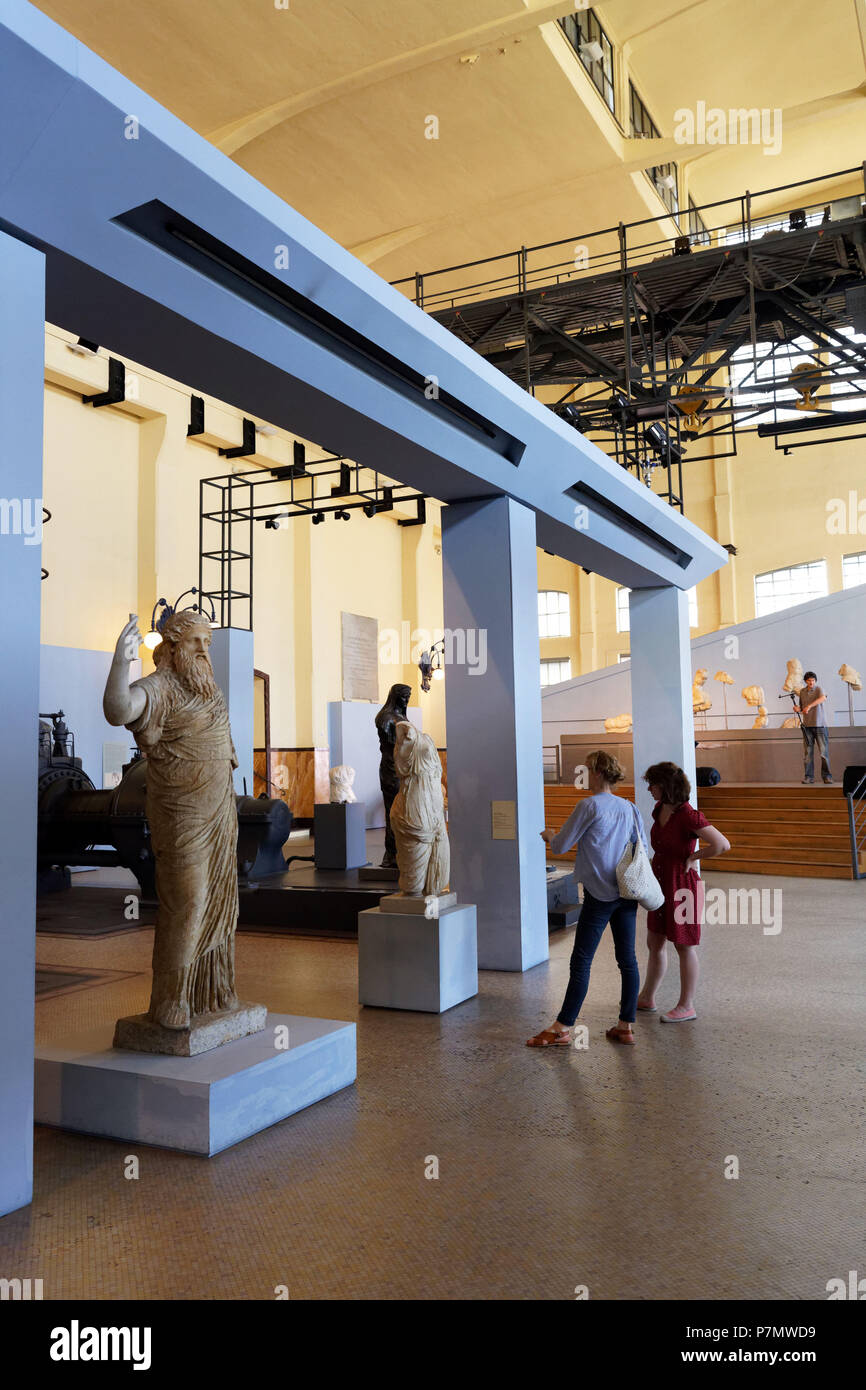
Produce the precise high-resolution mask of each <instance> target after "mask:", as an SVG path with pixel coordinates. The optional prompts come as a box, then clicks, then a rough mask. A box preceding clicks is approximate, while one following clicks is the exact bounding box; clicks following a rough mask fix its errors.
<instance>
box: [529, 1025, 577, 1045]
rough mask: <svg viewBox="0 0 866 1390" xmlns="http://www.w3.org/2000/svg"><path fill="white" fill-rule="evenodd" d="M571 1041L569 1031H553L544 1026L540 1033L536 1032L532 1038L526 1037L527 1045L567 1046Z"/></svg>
mask: <svg viewBox="0 0 866 1390" xmlns="http://www.w3.org/2000/svg"><path fill="white" fill-rule="evenodd" d="M570 1042H571V1032H570V1031H569V1032H568V1033H555V1032H554V1031H553V1029H552V1028H544V1029H543V1030H542V1031H541V1032H540V1033H536V1035H535V1037H534V1038H528V1039H527V1042H526V1046H527V1047H568V1045H569V1043H570Z"/></svg>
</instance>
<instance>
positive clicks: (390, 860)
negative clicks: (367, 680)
mask: <svg viewBox="0 0 866 1390" xmlns="http://www.w3.org/2000/svg"><path fill="white" fill-rule="evenodd" d="M411 695H412V687H411V685H392V686H391V689H390V690H389V691H388V698H387V700H386V701H385V703H384V705H383V706H382V708H381V709H380V710H379V713H378V714H377V715H376V729H377V731H378V734H379V748H380V750H381V754H382V756H381V760H380V762H379V786H380V787H381V788H382V799H383V801H384V802H385V853H384V856H383V858H382V864H381V867H382V868H383V869H396V867H397V843H396V841H395V839H394V831H393V830H392V829H391V805H392V803H393V801H394V797H395V796H396V795H397V793H398V791H399V790H400V778H399V776H398V775H397V770H396V768H395V767H394V744H395V741H396V737H397V725H398V724H399V723H401V722H404V721H405V720H406V718H407V708H408V705H409V700H410V697H411Z"/></svg>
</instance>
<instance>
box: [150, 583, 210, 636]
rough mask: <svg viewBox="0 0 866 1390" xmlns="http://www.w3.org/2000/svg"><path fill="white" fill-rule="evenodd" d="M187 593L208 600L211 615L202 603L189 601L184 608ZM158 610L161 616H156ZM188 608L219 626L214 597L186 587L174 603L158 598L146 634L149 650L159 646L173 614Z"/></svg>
mask: <svg viewBox="0 0 866 1390" xmlns="http://www.w3.org/2000/svg"><path fill="white" fill-rule="evenodd" d="M187 594H198V596H199V598H200V599H205V600H206V602H207V603H208V604H209V605H210V617H208V616H207V614H206V613H205V610H204V608H203V607H202V606H201V604H198V603H188V604H186V605H185V607H184V608H182V607H181V603H182V600H183V599H185V598H186V596H187ZM158 610H162V611H161V612H160V613H159V617H157V616H156V615H157V611H158ZM187 610H189V611H191V612H193V613H202V614H203V615H204V618H205V621H206V622H208V623H209V624H210V626H211V627H219V623H218V622H217V616H216V609H215V608H214V605H213V599H212V598H211V597H210V596H209V595H208V594H201V593H199V591H198V589H196V588H195V587H193V588H192V589H184V591H183V593H182V594H181V596H180V598H177V599H175V601H174V603H173V604H172V603H168V602H167V601H166V600H165V599H164V598H158V599H157V601H156V603H155V604H154V605H153V612H152V613H151V615H150V632H147V633H145V635H144V645H145V646H146V647H147V649H148V651H151V652H152V651H153V649H154V647H158V646H159V644H160V642H161V641H162V630H163V628H164V627H165V625H166V623H167V622H168V620H169V618H170V617H171V616H172V614H173V613H180V612H184V611H187Z"/></svg>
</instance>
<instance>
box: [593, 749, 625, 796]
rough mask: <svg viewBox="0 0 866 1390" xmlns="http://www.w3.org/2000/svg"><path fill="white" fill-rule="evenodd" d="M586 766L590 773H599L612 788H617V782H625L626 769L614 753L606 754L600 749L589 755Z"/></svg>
mask: <svg viewBox="0 0 866 1390" xmlns="http://www.w3.org/2000/svg"><path fill="white" fill-rule="evenodd" d="M586 765H587V767H588V768H589V770H590V772H597V773H598V775H599V777H603V778H604V780H605V782H607V783H608V784H609V785H610V786H611V787H615V786H616V784H617V782H623V781H624V780H625V769H624V768H623V765H622V763H621V762H620V761H619V759H618V758H615V757H614V756H613V754H612V753H605V752H604V750H603V749H601V748H599V749H598V750H597V751H596V752H595V753H588V754H587V756H586Z"/></svg>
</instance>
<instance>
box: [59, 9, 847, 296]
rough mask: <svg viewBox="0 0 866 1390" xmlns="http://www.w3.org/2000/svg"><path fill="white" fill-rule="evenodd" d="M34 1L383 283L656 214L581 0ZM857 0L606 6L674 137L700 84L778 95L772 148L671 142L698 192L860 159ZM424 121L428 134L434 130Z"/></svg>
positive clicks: (622, 86)
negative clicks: (577, 10)
mask: <svg viewBox="0 0 866 1390" xmlns="http://www.w3.org/2000/svg"><path fill="white" fill-rule="evenodd" d="M40 8H41V9H42V10H44V12H45V13H46V14H48V15H50V16H51V17H52V18H53V19H56V20H57V21H58V22H59V23H60V24H62V25H63V26H64V27H65V28H67V29H69V30H70V31H71V32H73V33H74V34H76V35H77V36H78V37H79V38H80V39H82V40H83V42H85V43H86V44H87V45H88V46H89V47H91V48H93V49H95V51H96V52H97V53H99V54H100V55H101V56H102V57H104V58H105V59H106V60H107V61H108V62H110V63H112V64H113V65H114V66H115V67H117V68H119V69H120V71H121V72H123V73H125V74H126V75H127V76H128V77H130V78H131V79H132V80H133V81H134V82H136V83H138V84H139V85H140V86H142V87H144V88H145V89H146V90H147V91H148V92H149V93H150V94H151V95H152V96H154V97H155V98H156V99H157V100H159V101H160V102H162V103H163V104H164V105H166V106H167V107H169V108H170V109H171V110H172V111H174V112H175V113H176V114H177V115H178V116H180V117H181V118H182V119H183V120H185V121H186V122H188V123H189V124H190V125H191V126H193V127H194V128H195V129H196V130H198V131H199V132H200V133H201V134H203V135H205V136H207V137H208V138H210V139H211V140H213V141H214V143H216V144H218V145H219V147H220V148H222V149H223V150H224V151H225V152H226V153H227V154H230V155H231V157H232V158H234V159H236V160H237V161H238V162H239V163H240V164H242V165H243V167H244V168H246V169H248V170H249V171H250V172H251V173H253V174H254V175H255V176H256V177H257V178H259V179H261V180H262V182H263V183H265V184H267V185H268V186H270V187H271V188H273V189H274V190H275V191H276V192H277V193H279V194H280V195H281V196H282V197H284V198H285V199H286V200H287V201H288V202H289V203H291V204H292V205H293V206H294V207H296V208H298V210H299V211H301V212H302V213H304V215H305V216H307V217H309V218H311V220H312V221H314V222H315V223H317V224H318V225H319V226H320V227H322V228H323V229H324V230H325V231H326V232H328V233H329V234H330V235H332V236H334V237H335V238H336V239H337V240H338V241H340V242H341V243H342V244H343V245H345V246H348V247H350V248H352V249H354V250H355V251H356V253H357V254H360V255H362V256H363V258H364V259H365V260H367V261H368V262H369V263H370V264H372V265H374V267H375V269H376V270H377V271H379V273H380V274H382V275H384V276H385V277H386V278H388V279H394V278H397V277H399V276H403V275H407V274H410V273H412V272H413V271H415V270H416V269H420V270H430V269H432V268H435V267H436V266H440V265H447V264H449V263H454V262H457V261H463V260H470V259H475V258H477V257H482V256H486V255H491V254H495V253H496V252H499V251H505V250H510V249H512V248H514V247H516V246H519V245H521V244H527V245H531V244H533V243H539V242H547V241H551V240H556V239H559V238H564V237H571V236H574V237H577V236H578V235H580V234H581V233H585V232H588V231H591V230H593V229H594V228H600V227H605V226H610V225H612V224H615V223H617V222H618V221H620V220H623V221H629V220H633V219H637V218H641V217H648V216H654V215H658V214H659V213H660V212H661V211H662V207H661V204H660V202H659V200H658V198H657V195H656V194H655V192H654V190H653V189H652V188H651V186H650V184H649V182H648V180H647V179H646V178H645V177H644V176H643V174H642V173H641V172H640V171H641V169H642V168H643V166H644V163H646V164H648V163H650V162H653V163H655V162H661V157H660V153H657V151H656V148H655V147H654V146H653V145H647V143H646V142H642V144H641V147H640V148H639V149H635V144H636V142H634V141H629V140H627V139H626V138H625V136H624V132H623V131H622V130H621V129H620V128H619V127H618V126H617V124H616V123H615V122H614V121H613V119H612V118H611V117H610V115H609V113H608V112H607V110H606V108H605V106H604V103H603V102H602V100H601V98H600V97H599V95H598V93H597V92H596V91H595V88H594V87H593V86H592V84H591V82H590V81H589V79H588V77H587V75H586V73H585V71H584V69H583V66H582V64H581V63H580V61H579V59H578V58H577V56H576V55H575V54H574V52H573V50H572V49H571V48H570V47H569V45H568V44H567V42H566V41H565V39H564V38H563V36H562V34H561V32H560V30H559V28H558V26H556V25H555V24H554V23H552V21H553V20H554V19H555V18H556V16H557V14H558V13H563V12H567V11H568V10H569V0H559V3H558V4H556V3H554V4H551V3H548V2H547V0H436V3H435V4H430V3H429V0H403V3H402V4H400V5H395V4H394V0H350V2H349V3H337V2H336V0H289V2H288V8H287V9H278V8H277V6H276V3H271V2H270V0H260V2H259V3H256V4H252V3H250V0H182V3H180V4H178V2H177V0H140V3H139V4H137V5H134V6H118V5H117V3H116V0H88V3H86V4H85V3H82V0H42V3H41V4H40ZM864 8H866V7H864V3H863V0H820V3H816V0H786V3H785V4H784V5H781V4H780V3H779V0H610V2H609V3H608V4H599V6H598V7H597V13H598V15H599V17H600V18H601V20H602V23H603V24H604V25H605V27H606V29H607V31H608V33H609V35H610V37H611V39H612V40H613V41H614V44H615V48H616V51H617V56H618V61H619V62H620V64H621V68H620V71H619V73H618V86H619V115H620V119H621V120H623V121H625V119H626V115H625V113H626V111H627V75H628V74H630V75H631V76H632V78H633V80H634V82H635V84H636V86H637V87H638V90H639V91H640V93H641V95H642V97H643V99H644V101H645V103H646V105H647V107H648V108H649V110H650V112H651V113H652V116H653V118H654V120H655V122H656V124H657V125H658V126H659V128H660V130H661V132H662V135H663V137H668V142H670V138H671V137H672V136H673V132H674V123H675V112H676V111H677V109H678V108H682V107H691V106H694V105H695V104H696V103H697V102H698V101H703V102H705V103H706V105H707V106H720V107H722V108H725V109H727V108H730V107H759V108H764V107H767V108H770V109H771V110H772V109H773V108H776V107H778V108H780V109H781V111H782V113H783V115H782V120H783V125H782V148H781V151H780V153H778V154H776V155H773V156H767V155H764V154H763V152H762V150H761V149H760V148H756V147H754V146H739V145H737V146H720V147H716V148H703V149H698V148H693V147H686V146H676V145H673V146H671V145H670V143H668V145H666V146H665V148H666V149H667V151H668V152H667V154H666V156H665V157H666V158H675V159H676V160H677V163H678V164H679V166H680V170H681V195H682V194H684V191H685V187H686V186H687V187H688V190H689V191H690V192H691V194H692V196H693V197H694V198H695V199H696V201H697V202H706V201H710V200H712V199H716V198H721V197H729V196H733V195H736V194H739V193H740V192H741V190H742V189H744V188H745V187H750V188H752V189H753V190H754V189H758V188H766V187H769V186H772V185H776V184H782V183H789V182H793V181H795V180H799V179H804V178H810V177H815V176H817V175H819V174H822V173H826V172H830V171H831V170H833V169H840V168H843V167H846V166H849V165H852V166H853V165H856V164H859V163H860V162H862V160H863V159H864V157H866V97H864V91H866V60H864V42H866V38H864V36H866V18H864ZM624 74H625V76H624ZM430 116H436V117H437V118H438V121H439V138H438V139H437V140H430V139H426V138H425V123H426V122H427V118H428V117H430ZM645 150H646V151H647V156H646V159H644V151H645ZM650 150H652V155H651V156H650V154H649V151H650ZM854 186H855V184H854V182H853V181H852V182H851V187H852V188H853V187H854ZM860 188H861V189H862V181H861V183H860ZM839 191H846V190H845V189H842V190H838V189H836V190H834V192H839ZM817 197H820V194H817V195H816V198H817ZM786 198H788V195H782V197H781V199H780V202H779V205H780V206H787V203H786V202H785V199H786ZM682 201H684V197H682Z"/></svg>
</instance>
